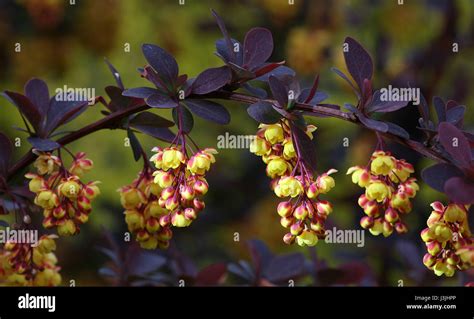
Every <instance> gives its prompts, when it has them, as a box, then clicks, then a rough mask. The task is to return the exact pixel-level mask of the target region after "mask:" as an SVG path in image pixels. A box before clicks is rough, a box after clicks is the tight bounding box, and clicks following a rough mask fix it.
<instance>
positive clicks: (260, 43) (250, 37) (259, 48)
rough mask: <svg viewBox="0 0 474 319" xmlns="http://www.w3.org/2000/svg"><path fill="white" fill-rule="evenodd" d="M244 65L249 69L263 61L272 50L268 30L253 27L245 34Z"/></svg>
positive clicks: (268, 56) (271, 41)
mask: <svg viewBox="0 0 474 319" xmlns="http://www.w3.org/2000/svg"><path fill="white" fill-rule="evenodd" d="M244 50H245V51H244V67H246V68H247V69H249V70H251V69H253V68H255V67H257V66H259V65H261V64H263V63H265V62H266V61H267V60H268V59H269V58H270V56H271V55H272V52H273V37H272V33H271V32H270V30H268V29H265V28H253V29H251V30H250V31H249V32H247V34H246V35H245V40H244Z"/></svg>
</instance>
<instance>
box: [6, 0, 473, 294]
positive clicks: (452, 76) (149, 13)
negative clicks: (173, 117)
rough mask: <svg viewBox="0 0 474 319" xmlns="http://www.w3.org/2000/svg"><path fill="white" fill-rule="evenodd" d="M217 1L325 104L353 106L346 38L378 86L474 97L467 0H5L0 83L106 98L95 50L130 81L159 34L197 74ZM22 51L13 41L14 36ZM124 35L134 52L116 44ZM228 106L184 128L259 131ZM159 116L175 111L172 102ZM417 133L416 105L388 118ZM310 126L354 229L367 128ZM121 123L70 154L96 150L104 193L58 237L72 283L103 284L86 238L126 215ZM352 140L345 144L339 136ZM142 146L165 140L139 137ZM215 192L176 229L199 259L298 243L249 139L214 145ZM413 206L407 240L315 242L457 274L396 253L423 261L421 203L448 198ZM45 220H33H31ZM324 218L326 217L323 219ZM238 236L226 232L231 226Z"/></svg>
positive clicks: (182, 244)
mask: <svg viewBox="0 0 474 319" xmlns="http://www.w3.org/2000/svg"><path fill="white" fill-rule="evenodd" d="M210 8H213V9H215V10H216V11H217V12H218V13H219V14H220V15H221V16H222V17H223V19H224V20H225V21H226V24H227V28H228V30H229V32H230V34H231V36H232V37H234V38H236V39H239V40H241V41H242V40H243V38H244V36H245V33H246V31H247V30H248V29H249V28H251V27H253V26H263V27H267V28H269V29H270V30H271V31H272V32H273V36H274V41H275V50H274V54H273V56H272V61H282V60H285V61H286V62H287V65H288V66H290V67H292V68H294V69H295V71H296V72H297V74H298V76H299V77H300V78H301V81H302V83H304V84H306V86H309V85H310V84H311V81H312V79H313V78H314V76H315V74H320V77H321V78H320V89H321V90H323V91H325V92H327V93H328V94H329V96H330V98H329V100H328V101H330V102H332V103H338V104H342V103H344V102H351V103H354V101H355V99H354V96H353V95H352V93H351V91H350V89H349V88H348V86H347V85H346V84H345V83H344V82H343V81H341V80H340V79H339V78H338V77H337V76H336V75H335V74H334V73H333V72H331V70H330V68H331V67H332V66H336V67H337V68H339V69H341V70H344V69H345V67H344V60H343V55H342V50H341V46H342V42H343V40H344V38H345V37H346V36H352V37H354V38H356V39H357V40H358V41H360V42H361V43H362V44H363V45H364V46H365V47H366V48H367V49H368V51H369V52H370V53H371V54H372V56H373V58H374V61H375V65H376V67H375V86H376V87H382V86H387V85H388V84H393V85H399V86H407V85H410V86H412V87H420V88H421V89H422V92H423V94H424V95H425V97H426V98H427V100H428V101H430V100H431V98H432V96H433V95H440V96H442V97H443V98H444V99H445V100H447V99H455V100H457V101H459V102H460V103H461V104H464V105H467V106H471V105H473V104H474V91H472V90H471V88H472V85H473V82H474V72H473V71H474V63H473V59H472V57H473V56H474V47H473V42H472V40H473V38H472V36H473V33H472V31H473V21H472V17H473V6H472V1H470V0H452V1H451V0H446V1H441V0H440V1H435V0H433V1H428V0H425V1H416V2H415V3H414V1H405V3H404V4H403V5H398V4H397V1H396V0H387V1H371V0H353V1H343V0H331V1H330V0H315V1H304V0H295V1H294V5H289V4H288V0H255V1H232V0H226V1H207V0H206V1H203V0H200V1H197V0H186V1H185V5H179V3H178V0H168V1H164V0H163V1H145V0H138V1H124V0H122V1H121V0H76V1H75V4H74V5H71V4H70V1H65V0H17V1H0V88H1V89H2V90H5V89H8V90H13V91H22V90H23V85H24V83H25V82H26V81H27V80H28V79H30V78H31V77H39V78H42V79H44V80H46V81H47V83H48V85H49V87H50V92H51V93H53V92H54V90H55V89H56V88H57V87H62V86H63V85H67V86H69V87H94V88H95V89H96V94H97V95H105V92H104V87H105V86H107V85H112V84H114V82H113V78H112V76H111V74H110V72H109V70H108V69H107V67H106V65H105V63H104V60H103V58H104V57H107V58H108V59H109V60H110V61H111V62H112V63H113V64H114V65H115V67H116V68H117V69H118V70H119V72H120V73H121V76H122V79H123V81H124V84H125V86H126V87H136V86H146V85H148V84H147V83H146V81H145V80H143V79H142V78H140V76H139V75H138V72H137V71H136V68H137V67H141V66H143V65H144V64H145V60H144V58H143V56H142V54H141V50H140V46H141V44H142V43H154V44H157V45H159V46H161V47H163V48H165V49H166V50H168V51H169V52H171V53H172V54H173V55H174V56H175V57H176V59H177V61H178V63H179V67H180V72H181V73H186V74H188V75H189V76H191V77H193V76H195V75H197V74H198V73H199V72H200V71H202V70H203V69H205V68H207V67H213V66H220V65H222V62H221V60H220V59H219V58H217V57H216V56H215V55H214V54H213V52H214V51H215V48H214V41H215V40H216V39H218V38H220V37H221V34H220V32H219V30H218V28H217V26H216V24H215V21H214V19H213V17H212V15H211V13H210ZM453 42H457V43H459V52H452V43H453ZM16 43H20V44H21V52H15V50H14V48H15V44H16ZM128 44H129V45H130V52H126V51H125V50H124V48H125V47H126V46H127V45H128ZM226 105H227V106H228V108H229V110H230V111H231V113H232V123H231V124H230V125H227V126H217V125H214V124H209V123H206V122H204V121H202V120H199V119H196V120H197V123H196V125H195V129H194V131H193V133H192V136H193V138H194V139H195V140H197V141H198V144H199V145H200V146H201V147H204V146H207V147H216V144H217V136H218V135H219V134H225V132H229V133H230V134H245V135H247V134H254V133H255V131H256V129H257V123H255V122H254V120H252V119H251V118H249V117H248V116H247V113H246V111H245V107H244V106H243V105H240V104H238V103H232V102H230V103H227V104H226ZM101 109H103V107H102V106H100V105H97V106H94V107H91V108H90V109H89V110H88V111H87V112H86V113H84V114H83V115H81V116H80V117H79V118H78V119H77V120H75V121H73V122H72V123H70V124H69V125H68V129H70V130H74V129H78V128H80V127H82V126H84V125H86V124H88V123H90V122H92V121H95V120H97V119H99V118H100V117H101V116H102V115H101V114H100V110H101ZM161 114H162V115H164V116H167V117H169V114H167V112H166V111H163V112H161ZM473 117H474V114H473V112H472V110H471V109H470V108H469V107H468V111H467V117H466V126H467V127H471V128H472V123H473V121H472V120H473ZM387 118H391V120H392V121H394V122H397V123H399V124H401V125H402V126H404V127H405V128H406V129H407V130H409V131H410V133H411V134H412V136H413V137H415V138H416V137H419V133H418V132H416V130H415V129H414V127H415V125H416V124H417V111H416V108H415V107H411V108H407V109H406V110H403V111H400V112H396V113H394V114H391V115H388V116H387ZM308 120H309V121H310V122H311V123H314V124H316V125H317V126H318V131H317V134H316V141H317V148H318V154H319V157H318V161H319V168H320V171H321V172H322V171H326V170H327V169H329V168H332V167H333V168H336V169H338V170H339V173H337V174H336V175H335V179H336V185H337V187H336V188H335V190H334V191H333V192H331V193H330V194H329V195H328V196H327V199H329V200H330V201H332V202H333V203H334V207H335V209H334V212H333V214H332V215H331V217H330V221H331V223H333V224H334V225H337V227H339V228H355V229H359V222H358V221H359V218H360V217H361V216H362V212H361V210H360V209H359V208H358V206H357V203H356V200H357V197H358V194H359V193H360V191H361V190H360V189H359V188H357V187H356V186H355V185H353V184H352V183H350V178H348V177H347V176H346V175H345V172H346V170H347V168H348V167H350V166H352V165H355V164H361V163H366V161H367V159H368V156H369V155H370V153H371V152H372V150H373V147H374V146H375V144H374V136H373V135H372V134H371V133H370V132H367V131H363V130H361V129H359V128H357V127H355V126H352V125H351V124H347V123H341V122H339V121H337V120H331V119H315V118H311V119H308ZM13 125H16V126H22V121H21V118H20V117H19V115H18V114H17V112H16V111H15V109H14V106H13V105H10V104H9V103H8V102H7V101H6V100H5V99H1V100H0V127H1V130H2V131H5V132H7V134H8V135H9V136H11V137H20V138H21V139H22V145H21V147H18V148H17V149H16V150H15V156H16V157H17V158H18V157H20V156H21V155H22V154H24V153H25V152H27V151H28V149H29V145H28V143H27V142H26V135H24V134H23V133H20V132H18V131H15V130H13V129H12V126H13ZM125 137H126V133H125V132H124V131H105V130H104V131H101V132H97V133H94V134H93V135H91V136H89V137H87V138H84V139H82V140H80V141H77V142H74V143H73V144H71V145H70V147H69V148H70V149H72V150H73V151H84V152H86V153H87V154H88V155H89V157H90V158H92V159H93V160H94V163H95V169H94V170H93V171H92V172H91V173H90V174H89V175H87V176H86V178H90V180H100V181H102V185H101V190H102V195H101V196H100V197H99V199H98V200H97V201H96V202H95V207H94V210H93V213H92V215H91V219H90V221H89V223H87V224H86V225H84V226H83V227H82V228H81V234H80V235H78V236H75V237H72V238H60V239H59V250H58V258H59V264H60V265H61V266H62V267H63V270H62V275H63V278H64V283H65V284H67V283H68V281H69V280H71V279H74V280H76V282H77V284H80V285H87V284H92V285H102V284H106V282H105V281H104V280H103V279H102V278H101V277H100V276H99V275H98V274H97V270H98V268H99V267H100V265H102V264H103V263H104V260H105V258H104V257H103V256H102V255H100V254H99V252H98V251H97V250H96V249H95V248H94V247H96V246H97V245H100V244H101V242H102V236H101V232H102V229H103V228H105V229H108V230H110V231H112V232H113V233H114V234H118V235H119V236H120V234H123V232H125V231H126V225H125V222H124V218H123V215H122V209H121V206H120V202H119V200H118V194H117V192H116V189H117V188H119V187H120V186H122V185H126V184H128V183H130V182H131V180H132V179H133V178H134V177H135V176H136V174H137V172H138V171H139V170H140V169H141V165H142V164H141V163H136V162H134V161H133V157H132V152H131V149H130V148H129V147H125V146H124V139H125ZM345 137H348V138H349V141H350V147H348V148H346V147H343V139H344V138H345ZM140 140H141V141H142V143H143V145H144V146H145V149H147V150H150V149H151V148H152V147H153V146H154V145H157V144H158V145H164V144H163V143H161V142H159V141H156V140H153V139H151V138H149V137H146V136H142V135H141V136H140ZM389 148H390V149H391V150H392V151H393V152H394V153H395V154H396V156H397V157H398V158H406V159H407V160H409V161H411V162H412V163H414V164H415V165H416V167H417V177H419V172H420V170H421V168H423V167H425V166H426V165H428V164H429V163H430V162H429V161H428V160H425V159H421V158H419V157H418V156H417V155H416V154H413V153H412V152H410V151H408V150H406V149H404V148H401V147H399V146H397V145H391V144H390V145H389ZM209 182H210V192H209V193H208V194H207V195H206V198H205V200H206V204H207V207H206V210H205V212H204V213H203V214H202V215H200V218H199V219H198V220H197V221H196V222H195V223H193V225H192V226H191V227H190V228H186V229H179V230H177V231H175V232H174V239H173V241H174V245H175V246H176V247H177V249H179V250H180V251H182V252H183V253H185V254H186V255H188V256H189V257H190V258H192V259H193V260H195V262H196V263H197V264H198V265H207V264H209V263H214V262H217V261H224V262H226V261H230V260H236V259H238V258H244V259H248V255H247V253H246V249H245V241H246V240H248V239H251V238H259V239H261V240H263V241H264V242H265V243H266V244H267V245H268V246H270V247H271V249H272V250H273V251H275V252H284V251H286V252H288V251H302V252H304V253H305V254H306V253H307V250H306V249H302V248H300V247H298V246H286V245H285V244H284V243H283V242H282V240H281V238H282V236H283V235H284V229H283V228H282V227H281V226H280V223H279V218H278V215H277V214H276V211H275V207H276V205H277V203H278V200H277V198H276V197H275V196H274V195H273V194H272V192H271V190H270V189H269V188H268V184H269V179H268V178H267V177H266V175H265V166H264V164H263V163H262V162H261V161H260V159H259V158H258V157H256V156H254V155H252V154H250V153H249V152H248V150H245V149H238V150H235V149H233V150H232V149H231V150H226V149H223V150H219V155H218V157H217V164H216V165H215V166H214V167H213V168H212V170H211V172H210V174H209ZM421 186H422V191H421V192H420V194H419V195H418V196H417V197H416V199H415V208H414V210H413V211H412V213H410V215H409V216H408V219H407V222H408V225H409V229H410V231H409V233H408V234H406V235H405V236H403V237H401V236H398V237H397V235H395V234H394V235H392V236H391V238H387V239H385V238H380V237H372V236H371V235H370V234H369V233H366V243H365V247H363V248H355V246H354V245H329V244H325V243H323V242H321V243H319V244H318V245H317V247H316V251H317V254H318V256H319V257H320V258H322V259H324V260H326V261H327V262H328V263H329V264H330V265H333V266H337V265H339V264H341V263H343V262H345V261H354V260H356V261H360V262H363V263H367V264H368V265H369V266H370V267H371V269H372V270H373V273H374V277H375V281H374V283H373V284H380V285H397V283H398V280H399V279H402V280H404V281H405V285H410V284H412V285H414V284H428V283H430V284H439V285H457V284H460V283H462V280H463V277H461V276H462V275H459V276H457V277H454V278H452V279H449V280H448V279H443V278H441V279H439V278H435V276H434V275H433V274H431V273H428V274H427V278H428V279H427V281H423V280H425V279H423V280H421V279H420V280H418V281H417V280H414V279H411V277H410V276H409V269H408V266H407V265H406V264H404V262H403V256H402V255H403V253H402V254H400V253H399V252H397V251H396V250H395V249H394V247H395V244H396V242H397V241H398V240H400V238H402V239H403V240H407V241H409V242H410V243H412V246H414V247H416V248H417V249H419V263H420V264H421V262H422V261H421V259H422V256H423V254H424V252H423V248H424V247H423V245H422V242H421V239H420V238H419V232H420V230H421V229H422V228H424V223H425V220H426V218H427V216H428V215H429V213H430V207H429V203H431V202H432V201H433V200H436V199H440V200H445V198H444V197H443V196H442V195H440V194H439V193H437V192H435V191H433V190H430V189H429V188H428V187H427V186H426V185H424V184H421ZM39 218H40V217H38V218H37V219H38V220H39ZM330 225H332V224H330ZM235 232H238V233H240V241H239V242H234V240H233V239H234V233H235Z"/></svg>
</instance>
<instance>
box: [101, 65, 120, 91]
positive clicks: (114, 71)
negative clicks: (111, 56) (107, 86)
mask: <svg viewBox="0 0 474 319" xmlns="http://www.w3.org/2000/svg"><path fill="white" fill-rule="evenodd" d="M104 60H105V63H107V66H108V67H109V70H110V72H112V75H113V77H114V79H115V82H116V83H117V86H118V87H119V88H121V89H122V90H123V89H125V87H124V86H123V82H122V78H121V77H120V73H119V72H118V71H117V69H116V68H115V67H114V66H113V65H112V63H110V61H109V60H107V58H104Z"/></svg>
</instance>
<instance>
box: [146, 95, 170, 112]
mask: <svg viewBox="0 0 474 319" xmlns="http://www.w3.org/2000/svg"><path fill="white" fill-rule="evenodd" d="M145 102H146V104H147V105H148V106H150V107H156V108H160V109H170V108H174V107H176V106H177V105H178V103H177V102H176V101H173V99H171V98H170V97H169V96H168V95H165V94H163V93H155V94H152V95H150V96H149V97H148V98H146V99H145Z"/></svg>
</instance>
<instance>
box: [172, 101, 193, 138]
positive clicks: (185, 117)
mask: <svg viewBox="0 0 474 319" xmlns="http://www.w3.org/2000/svg"><path fill="white" fill-rule="evenodd" d="M178 109H179V114H178ZM172 115H173V120H174V123H175V124H176V126H178V128H179V129H180V130H182V131H183V132H184V133H189V132H191V130H192V129H193V126H194V118H193V115H192V114H191V112H189V110H188V109H187V108H185V107H184V106H183V105H182V104H180V105H179V107H175V108H174V109H173V111H172ZM178 115H179V116H178ZM180 117H181V121H180Z"/></svg>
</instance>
